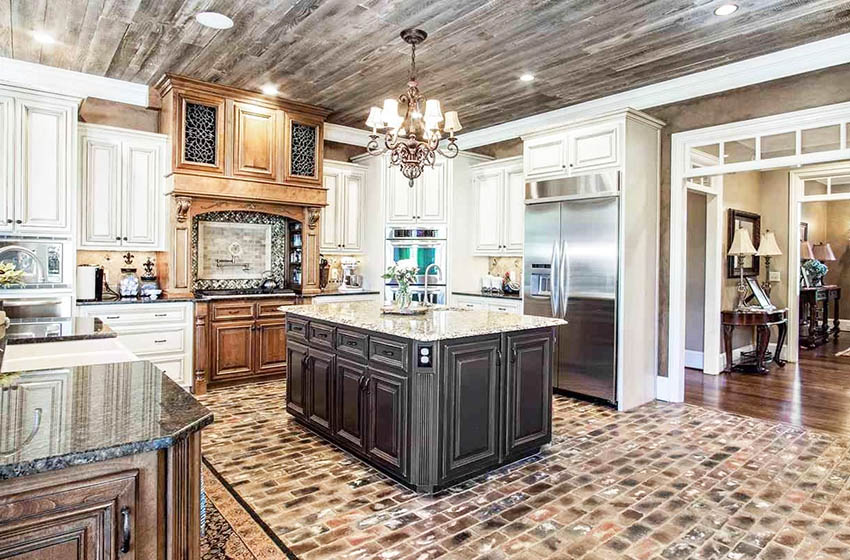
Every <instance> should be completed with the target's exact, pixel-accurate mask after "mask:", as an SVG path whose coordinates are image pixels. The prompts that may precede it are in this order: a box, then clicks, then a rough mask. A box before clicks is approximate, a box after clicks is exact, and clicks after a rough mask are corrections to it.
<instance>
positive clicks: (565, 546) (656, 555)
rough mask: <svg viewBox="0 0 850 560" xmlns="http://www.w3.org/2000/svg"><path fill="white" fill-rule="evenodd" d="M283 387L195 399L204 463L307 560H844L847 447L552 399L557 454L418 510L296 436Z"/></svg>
mask: <svg viewBox="0 0 850 560" xmlns="http://www.w3.org/2000/svg"><path fill="white" fill-rule="evenodd" d="M285 397H286V386H285V383H284V382H268V383H257V384H251V385H243V386H240V387H229V388H227V389H225V390H221V391H212V392H210V393H209V394H207V395H204V396H202V397H200V399H201V400H202V401H203V403H204V404H205V405H206V406H208V407H209V408H210V409H211V410H212V411H213V412H214V414H215V417H216V421H215V423H214V424H213V425H212V426H209V427H208V428H206V429H205V430H204V432H203V452H204V457H205V460H207V461H208V462H209V463H210V465H211V466H212V467H213V468H214V469H215V470H216V472H217V473H218V474H219V476H221V477H222V479H223V480H225V481H226V482H227V485H228V487H229V488H231V489H232V490H233V491H234V492H235V493H237V494H238V495H239V496H240V499H241V500H242V501H243V502H244V503H245V504H247V506H248V507H250V508H251V509H252V510H253V511H254V512H255V513H256V514H257V515H258V516H259V517H260V518H261V519H262V520H263V522H264V523H265V524H266V526H267V527H269V528H270V530H271V531H273V532H274V534H275V535H276V536H277V538H279V539H280V541H281V542H282V543H283V544H285V545H286V546H287V547H288V548H289V549H290V550H291V552H293V553H294V554H295V555H297V556H298V558H299V559H302V560H318V559H327V560H354V559H358V560H359V559H362V560H367V559H380V560H407V559H410V560H430V559H434V558H440V560H463V559H478V560H504V559H506V558H510V559H512V560H532V559H549V560H555V559H559V560H560V559H564V560H566V559H578V558H582V559H585V560H590V559H594V560H615V559H628V560H663V559H668V560H669V559H677V558H678V559H716V560H719V559H733V560H734V559H740V560H745V559H760V560H761V559H769V560H782V559H788V560H791V559H794V560H806V559H812V560H813V559H832V558H836V559H837V558H844V559H850V439H848V438H844V437H840V436H835V435H832V434H827V433H823V432H817V431H814V430H806V429H802V428H800V427H797V426H792V425H789V424H782V423H778V422H772V421H766V420H760V419H756V418H750V417H746V416H739V415H735V414H730V413H726V412H722V411H718V410H714V409H709V408H704V407H699V406H692V405H687V404H673V403H662V402H654V403H650V404H648V405H644V406H642V407H640V408H638V409H637V410H634V411H631V412H626V413H623V412H618V411H616V410H614V409H612V408H611V407H608V406H603V405H598V404H594V403H588V402H585V401H581V400H578V399H572V398H568V397H564V396H556V397H555V399H554V412H553V433H554V438H553V441H552V444H551V445H548V446H546V447H544V448H543V450H542V451H541V453H540V454H538V455H536V456H533V457H531V458H529V459H526V460H523V461H520V462H518V463H514V464H512V465H509V466H507V467H503V468H500V469H498V470H496V471H493V472H491V473H489V474H487V475H484V476H480V477H478V478H475V479H473V480H471V481H468V482H466V483H463V484H460V485H458V486H455V487H453V488H451V489H449V490H448V491H444V492H440V493H438V494H435V495H433V496H427V495H418V494H416V493H413V492H411V491H410V490H408V489H407V488H405V487H404V486H402V485H400V484H398V483H396V482H394V481H393V480H391V479H389V478H387V477H386V476H384V475H382V474H381V473H380V472H378V471H376V470H374V469H372V468H370V467H369V466H368V465H365V464H364V463H362V462H361V461H359V460H357V459H356V458H354V457H352V456H351V455H349V454H347V453H345V452H343V451H342V450H340V449H338V448H336V447H334V446H332V445H330V444H328V443H326V442H325V441H323V440H321V439H320V438H318V437H317V436H315V435H314V434H312V433H311V432H309V431H307V430H306V429H304V428H302V427H301V426H300V425H298V424H297V423H296V422H294V421H293V420H292V418H291V417H290V416H289V415H288V414H287V413H286V412H285Z"/></svg>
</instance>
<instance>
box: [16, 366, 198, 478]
mask: <svg viewBox="0 0 850 560" xmlns="http://www.w3.org/2000/svg"><path fill="white" fill-rule="evenodd" d="M29 387H32V389H31V390H28V389H29ZM45 387H48V388H51V390H45ZM105 387H108V388H109V390H108V391H106V390H104V388H105ZM0 397H2V400H3V402H4V403H8V405H4V407H3V408H2V409H0V433H2V434H4V437H3V439H2V449H1V450H0V480H4V479H9V478H14V477H18V476H25V475H30V474H35V473H40V472H45V471H52V470H57V469H64V468H66V467H71V466H74V465H83V464H87V463H94V462H98V461H106V460H108V459H114V458H116V457H122V456H125V455H134V454H137V453H145V452H148V451H153V450H156V449H164V448H168V447H171V446H173V445H174V444H175V443H176V442H178V441H180V440H181V439H183V438H185V437H186V436H187V435H188V434H190V433H193V432H196V431H198V430H200V429H201V428H203V427H204V426H207V425H209V424H211V423H212V421H213V415H212V413H211V412H210V411H209V410H207V409H206V408H204V407H203V406H202V405H201V404H200V403H199V402H198V401H196V400H195V398H194V397H193V396H192V395H191V394H189V393H187V392H186V391H185V390H183V389H182V388H181V387H180V386H179V385H177V383H175V382H174V381H172V380H171V379H170V378H169V377H168V376H167V375H165V374H164V373H162V372H161V371H160V370H159V369H157V368H156V367H155V366H154V365H153V364H151V363H150V362H125V363H117V364H102V365H94V366H82V367H72V368H63V369H51V370H39V371H27V372H23V373H15V374H5V375H2V376H0ZM11 411H18V412H16V413H11Z"/></svg>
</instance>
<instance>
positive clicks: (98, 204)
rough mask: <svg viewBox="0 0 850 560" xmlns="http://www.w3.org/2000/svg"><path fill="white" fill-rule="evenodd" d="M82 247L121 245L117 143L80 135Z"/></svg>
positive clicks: (119, 178)
mask: <svg viewBox="0 0 850 560" xmlns="http://www.w3.org/2000/svg"><path fill="white" fill-rule="evenodd" d="M82 160H83V161H82V164H83V168H82V181H83V184H82V193H81V194H82V197H81V200H80V206H81V208H80V211H81V217H82V219H81V221H82V239H81V240H80V244H81V245H83V246H98V247H120V246H121V143H120V142H119V141H115V140H109V139H105V138H93V137H89V136H83V137H82Z"/></svg>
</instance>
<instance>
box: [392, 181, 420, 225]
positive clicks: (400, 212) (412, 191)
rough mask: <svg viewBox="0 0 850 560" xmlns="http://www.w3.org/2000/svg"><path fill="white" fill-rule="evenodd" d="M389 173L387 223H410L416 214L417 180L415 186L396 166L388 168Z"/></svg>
mask: <svg viewBox="0 0 850 560" xmlns="http://www.w3.org/2000/svg"><path fill="white" fill-rule="evenodd" d="M386 173H387V192H386V202H387V223H390V224H409V223H411V222H413V221H414V219H415V218H414V216H415V215H416V187H417V185H416V182H414V186H413V188H411V187H410V185H409V184H408V181H407V178H405V176H404V175H402V174H401V171H399V170H398V169H397V168H395V167H390V168H388V169H387V170H386Z"/></svg>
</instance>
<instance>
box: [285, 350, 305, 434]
mask: <svg viewBox="0 0 850 560" xmlns="http://www.w3.org/2000/svg"><path fill="white" fill-rule="evenodd" d="M307 352H308V351H307V347H306V346H303V345H301V344H298V343H296V342H292V341H290V342H289V343H288V344H287V346H286V410H288V411H289V412H291V413H292V414H295V415H296V416H300V417H302V418H304V417H305V416H306V414H307Z"/></svg>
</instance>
